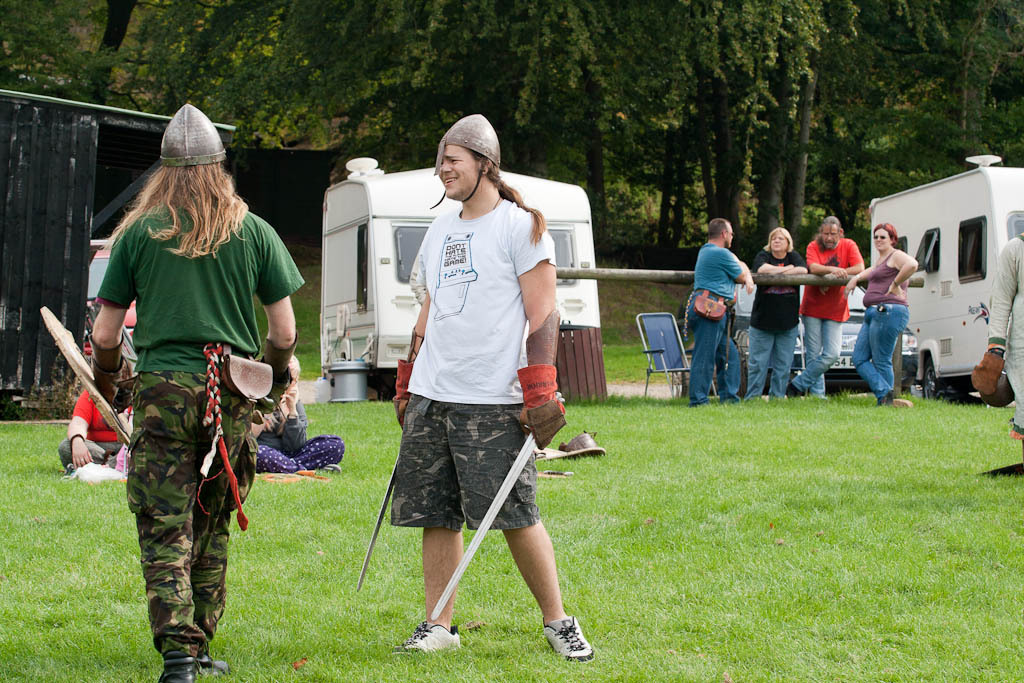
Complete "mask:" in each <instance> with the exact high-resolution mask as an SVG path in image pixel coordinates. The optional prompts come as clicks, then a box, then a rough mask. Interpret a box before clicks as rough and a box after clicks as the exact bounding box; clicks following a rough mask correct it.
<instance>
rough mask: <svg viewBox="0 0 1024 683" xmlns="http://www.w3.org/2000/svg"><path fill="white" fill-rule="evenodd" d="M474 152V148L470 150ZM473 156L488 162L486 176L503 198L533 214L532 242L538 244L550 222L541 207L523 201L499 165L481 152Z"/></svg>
mask: <svg viewBox="0 0 1024 683" xmlns="http://www.w3.org/2000/svg"><path fill="white" fill-rule="evenodd" d="M470 151H471V152H473V150H470ZM473 156H474V157H476V159H477V161H479V162H480V163H481V164H486V165H487V168H486V170H485V171H484V178H487V179H488V180H490V181H491V182H492V183H494V186H495V187H496V188H497V189H498V196H500V197H501V198H502V199H507V200H508V201H510V202H512V203H513V204H515V205H516V206H518V207H519V208H520V209H522V210H523V211H525V212H527V213H528V214H530V215H531V216H533V229H532V230H531V231H530V244H538V243H539V242H540V238H541V237H543V236H544V233H545V232H547V229H548V222H547V221H546V220H545V219H544V214H542V213H541V212H540V210H539V209H534V208H531V207H529V206H527V205H526V204H524V203H523V196H522V195H521V194H519V192H518V191H517V190H516V189H515V188H513V187H510V186H509V185H506V184H505V181H504V180H502V179H501V174H500V173H499V171H498V167H497V166H495V165H494V162H492V161H491V160H490V159H488V158H487V157H485V156H484V155H483V154H480V153H479V152H473Z"/></svg>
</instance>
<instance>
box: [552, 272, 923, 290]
mask: <svg viewBox="0 0 1024 683" xmlns="http://www.w3.org/2000/svg"><path fill="white" fill-rule="evenodd" d="M557 273H558V277H559V278H561V279H563V280H624V281H629V282H667V283H670V284H674V285H692V284H693V271H692V270H642V269H638V268H558V269H557ZM848 279H849V278H837V277H827V276H825V275H769V274H767V273H754V284H758V285H790V286H794V287H795V286H798V285H817V286H819V287H834V286H836V285H843V284H846V281H847V280H848ZM907 286H909V287H924V278H922V277H912V278H910V280H908V281H907Z"/></svg>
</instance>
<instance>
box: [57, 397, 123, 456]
mask: <svg viewBox="0 0 1024 683" xmlns="http://www.w3.org/2000/svg"><path fill="white" fill-rule="evenodd" d="M120 447H121V444H120V442H118V440H117V434H115V433H114V430H113V429H111V428H110V426H109V425H107V423H106V422H104V421H103V416H102V415H100V411H98V410H96V404H94V403H93V402H92V398H91V397H90V396H89V392H88V391H83V392H82V394H81V396H79V397H78V402H77V403H75V409H74V411H73V412H72V417H71V424H69V425H68V436H67V438H66V439H64V440H63V441H61V442H60V445H59V446H57V453H58V455H60V464H61V466H62V467H63V468H64V470H65V471H66V472H73V471H74V470H76V469H78V468H79V467H81V466H83V465H87V464H89V463H90V462H94V463H97V464H99V465H104V464H106V462H107V459H108V458H110V457H112V456H113V455H114V454H116V453H117V451H118V449H119V448H120Z"/></svg>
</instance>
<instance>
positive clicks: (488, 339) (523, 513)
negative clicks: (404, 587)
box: [391, 114, 593, 661]
mask: <svg viewBox="0 0 1024 683" xmlns="http://www.w3.org/2000/svg"><path fill="white" fill-rule="evenodd" d="M499 163H500V151H499V147H498V136H497V134H496V133H495V132H494V129H493V128H492V127H491V124H490V123H489V122H488V121H487V119H486V118H484V117H483V116H481V115H480V114H474V115H472V116H467V117H465V118H463V119H460V120H459V121H458V122H456V123H455V125H453V126H452V127H451V128H450V129H449V130H448V132H447V133H446V134H445V135H444V137H442V138H441V142H440V144H439V145H438V151H437V163H436V166H435V169H434V171H435V173H436V174H437V175H439V176H440V178H441V182H442V183H443V184H444V193H445V196H446V197H448V198H449V199H453V200H455V201H457V202H460V203H461V204H460V207H459V209H458V210H455V211H450V212H448V213H444V214H442V215H440V216H438V217H437V218H436V219H435V220H434V222H433V223H432V224H431V225H430V228H429V229H428V230H427V234H426V235H425V236H424V238H423V245H422V246H421V247H420V252H419V257H418V258H419V261H420V263H419V266H420V268H421V272H422V273H423V278H424V282H425V283H426V286H427V295H426V297H425V299H424V302H423V307H422V309H421V310H420V316H419V320H418V321H417V322H416V329H415V333H414V336H413V344H412V349H411V354H410V362H405V361H403V363H401V364H400V367H399V372H398V382H397V386H396V389H397V395H396V398H395V408H396V412H397V415H398V421H399V423H400V424H403V431H402V445H401V449H400V455H399V458H398V463H397V465H396V467H395V477H394V482H395V493H394V502H393V503H392V506H391V523H392V524H393V525H395V526H410V527H421V528H422V529H423V578H424V589H425V598H426V607H427V614H428V615H429V614H430V610H431V609H432V608H433V606H434V605H435V604H436V603H437V601H438V600H439V599H440V597H441V594H442V593H443V592H444V588H445V585H446V583H447V581H448V579H449V577H451V576H452V573H453V571H454V570H455V568H456V567H457V566H458V564H459V561H460V560H461V558H462V553H463V543H462V526H463V524H464V523H465V524H466V525H467V526H468V527H469V528H471V529H475V528H478V527H479V525H480V522H481V520H482V519H483V517H484V515H485V513H486V512H487V508H488V507H489V506H490V504H491V501H492V500H493V499H494V498H495V495H496V493H497V491H498V489H499V488H500V486H501V482H502V480H503V479H504V478H505V476H506V475H507V474H508V472H509V470H510V467H511V465H512V463H513V461H515V460H516V454H517V452H518V451H519V450H520V448H521V447H522V446H523V441H524V430H529V431H531V432H533V434H534V437H535V438H536V441H537V446H538V447H541V448H543V447H544V446H546V445H547V444H548V443H550V442H551V439H552V438H554V436H555V434H556V433H557V432H558V430H559V429H560V428H561V427H562V426H563V425H564V424H565V418H564V417H563V414H564V410H563V408H562V406H561V403H560V402H559V400H558V398H557V396H556V389H557V387H556V383H555V376H556V371H555V367H554V361H555V350H556V348H555V340H556V339H557V338H558V322H559V317H558V313H557V311H556V310H555V249H554V243H553V241H552V239H551V236H550V235H549V234H548V233H547V227H546V223H545V221H544V216H543V215H542V214H541V213H540V212H539V211H537V210H536V209H531V208H529V207H527V206H526V205H525V204H524V203H523V199H522V197H520V195H519V193H518V192H516V191H515V190H514V189H513V188H511V187H509V186H508V185H506V184H505V183H504V181H503V180H502V179H501V177H500V175H499V172H498V165H499ZM524 337H525V339H526V349H525V351H526V352H525V354H524V353H523V340H524ZM421 339H422V344H419V345H418V348H417V343H416V342H418V341H420V340H421ZM417 352H418V353H417ZM412 360H414V361H415V365H414V364H413V363H412V362H411V361H412ZM536 490H537V469H536V465H535V464H534V462H533V461H532V459H531V461H529V462H528V463H527V465H526V467H525V469H524V470H523V472H522V474H521V475H520V476H519V479H518V480H517V482H516V484H515V486H514V487H513V489H512V491H511V492H510V493H509V495H508V498H507V499H506V500H505V501H504V505H503V506H502V508H501V510H500V512H499V513H498V516H497V518H496V519H495V521H494V524H493V527H494V528H495V529H501V530H502V532H503V533H504V536H505V541H506V542H507V543H508V547H509V550H511V552H512V557H513V559H514V560H515V562H516V565H517V566H518V567H519V572H520V574H522V576H523V579H524V580H525V581H526V584H527V586H528V587H529V589H530V591H531V592H532V593H533V596H534V598H535V599H536V600H537V604H538V605H539V607H540V610H541V615H542V618H543V625H544V628H543V631H544V635H545V636H546V637H547V640H548V643H549V644H550V645H551V647H552V648H553V649H554V650H555V652H557V653H558V654H560V655H562V656H563V657H566V658H567V659H570V660H573V661H587V660H588V659H591V658H592V657H593V649H592V648H591V647H590V644H589V643H587V641H586V639H585V638H584V637H583V632H582V631H581V630H580V625H579V622H577V621H576V618H575V617H571V616H567V615H566V613H565V610H564V608H563V606H562V595H561V592H560V589H559V585H558V571H557V569H556V566H555V553H554V549H553V547H552V544H551V538H550V537H549V536H548V532H547V531H546V530H545V528H544V525H543V523H542V522H541V520H540V512H539V510H538V509H537V505H536V502H535V497H536ZM454 601H455V596H454V595H453V596H452V599H451V600H450V601H449V602H448V604H447V605H445V607H444V609H443V610H442V612H441V613H440V615H439V617H438V620H437V621H435V622H432V621H429V620H425V621H423V622H422V623H420V624H419V626H417V627H416V629H415V631H414V632H413V634H412V636H411V637H409V638H408V639H407V640H406V641H405V642H404V643H403V644H402V645H400V646H398V647H397V648H395V651H396V652H417V651H435V650H443V649H447V648H455V647H459V646H460V644H461V641H460V637H459V633H458V628H457V627H456V626H454V625H453V623H452V619H453V611H454Z"/></svg>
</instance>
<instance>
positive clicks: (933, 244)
mask: <svg viewBox="0 0 1024 683" xmlns="http://www.w3.org/2000/svg"><path fill="white" fill-rule="evenodd" d="M914 258H915V259H916V260H917V269H918V270H923V271H924V272H926V273H935V272H937V271H938V270H939V229H938V228H932V229H931V230H926V231H925V233H924V237H922V238H921V245H920V246H918V248H917V255H916V256H914Z"/></svg>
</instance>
